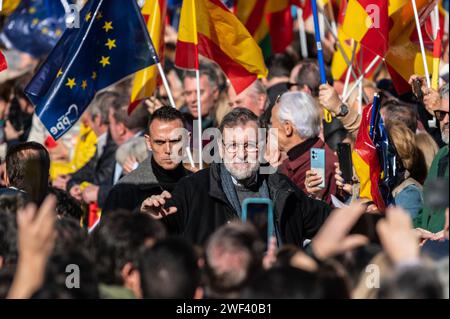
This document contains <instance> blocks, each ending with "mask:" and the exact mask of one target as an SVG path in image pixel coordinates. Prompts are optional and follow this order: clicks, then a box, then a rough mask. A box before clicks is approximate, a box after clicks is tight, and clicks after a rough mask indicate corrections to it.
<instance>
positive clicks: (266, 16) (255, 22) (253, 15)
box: [234, 0, 311, 58]
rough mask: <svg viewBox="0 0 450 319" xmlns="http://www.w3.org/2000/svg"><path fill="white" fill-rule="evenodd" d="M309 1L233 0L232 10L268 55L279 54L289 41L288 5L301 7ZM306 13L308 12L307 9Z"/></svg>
mask: <svg viewBox="0 0 450 319" xmlns="http://www.w3.org/2000/svg"><path fill="white" fill-rule="evenodd" d="M309 3H310V0H303V1H301V0H281V1H280V0H236V1H235V7H234V12H235V14H236V16H237V17H238V19H239V21H241V22H242V23H243V24H244V25H245V27H246V28H247V30H248V31H249V32H250V34H251V35H252V36H253V38H254V39H255V41H256V42H257V43H258V44H259V46H260V47H261V49H262V50H263V54H264V57H265V58H268V57H270V56H271V55H272V54H273V53H283V52H284V51H285V50H286V48H287V47H288V46H289V45H290V44H291V42H292V40H293V29H294V21H293V18H292V14H291V5H297V6H300V7H305V6H307V4H309ZM309 8H310V6H309ZM307 12H309V14H310V13H311V10H310V9H309V11H307Z"/></svg>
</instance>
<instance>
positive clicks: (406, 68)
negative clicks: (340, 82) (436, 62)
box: [386, 0, 443, 94]
mask: <svg viewBox="0 0 450 319" xmlns="http://www.w3.org/2000/svg"><path fill="white" fill-rule="evenodd" d="M416 5H417V10H418V13H419V20H420V24H421V25H422V35H423V39H424V44H425V50H426V52H425V54H426V60H427V65H428V69H429V70H430V71H431V70H433V67H432V66H433V39H432V38H431V37H430V36H429V35H427V33H429V32H428V31H427V25H426V21H427V19H429V16H430V13H431V11H432V10H433V9H434V7H435V6H436V1H433V0H416ZM390 24H391V25H392V27H391V30H390V32H389V38H390V45H389V51H388V53H387V55H386V62H387V64H388V70H389V73H390V75H391V77H392V79H393V83H394V85H395V88H396V90H397V92H398V93H399V94H403V93H406V92H408V91H410V90H411V87H410V86H409V84H408V80H409V78H410V76H411V75H413V74H419V75H424V74H425V69H424V66H423V59H422V53H421V51H420V45H419V40H418V32H417V28H416V23H415V20H414V12H413V9H412V4H411V2H410V1H409V2H407V3H406V4H405V5H404V6H403V7H401V8H400V9H399V10H397V11H396V12H394V13H393V14H392V15H391V16H390ZM441 25H442V26H443V24H441ZM430 27H431V25H430ZM441 30H443V29H441ZM427 44H428V45H427Z"/></svg>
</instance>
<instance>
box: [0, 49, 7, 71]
mask: <svg viewBox="0 0 450 319" xmlns="http://www.w3.org/2000/svg"><path fill="white" fill-rule="evenodd" d="M7 68H8V63H7V62H6V58H5V56H4V55H3V52H2V51H0V72H1V71H3V70H6V69H7Z"/></svg>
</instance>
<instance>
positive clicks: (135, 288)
mask: <svg viewBox="0 0 450 319" xmlns="http://www.w3.org/2000/svg"><path fill="white" fill-rule="evenodd" d="M121 275H122V279H123V285H124V287H125V288H128V289H130V290H131V291H132V292H133V293H134V295H135V296H136V298H137V299H142V290H141V276H140V275H139V271H137V270H136V269H135V268H134V267H133V265H132V264H131V263H130V262H128V263H126V264H125V266H123V268H122V271H121Z"/></svg>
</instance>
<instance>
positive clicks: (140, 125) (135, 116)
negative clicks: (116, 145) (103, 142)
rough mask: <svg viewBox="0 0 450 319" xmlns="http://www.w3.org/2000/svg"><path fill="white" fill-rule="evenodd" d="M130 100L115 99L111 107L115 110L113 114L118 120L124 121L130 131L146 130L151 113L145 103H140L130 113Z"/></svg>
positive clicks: (119, 121)
mask: <svg viewBox="0 0 450 319" xmlns="http://www.w3.org/2000/svg"><path fill="white" fill-rule="evenodd" d="M129 102H130V101H129V100H128V99H125V98H117V99H115V100H113V102H112V103H111V105H110V108H111V109H112V110H113V116H114V119H115V120H116V122H118V123H122V124H123V125H124V126H125V127H126V128H127V129H128V130H129V131H131V132H134V133H136V132H139V131H142V130H146V128H147V123H148V118H149V113H148V111H147V109H146V108H145V107H144V105H143V104H140V105H139V106H138V107H136V109H134V111H133V112H132V113H131V114H128V105H129Z"/></svg>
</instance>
